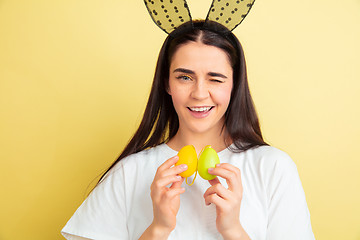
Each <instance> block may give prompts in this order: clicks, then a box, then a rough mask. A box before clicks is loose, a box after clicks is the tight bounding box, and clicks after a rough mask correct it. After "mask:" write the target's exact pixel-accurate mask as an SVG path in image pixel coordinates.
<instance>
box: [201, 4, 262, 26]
mask: <svg viewBox="0 0 360 240" xmlns="http://www.w3.org/2000/svg"><path fill="white" fill-rule="evenodd" d="M254 2H255V0H213V2H212V4H211V7H210V10H209V12H208V15H207V17H206V20H211V21H214V22H218V23H220V24H222V25H224V26H225V27H227V28H228V29H229V30H230V31H232V30H234V28H236V27H237V26H238V25H239V24H240V23H241V22H242V21H243V20H244V18H245V17H246V15H247V14H248V13H249V11H250V9H251V7H252V5H253V4H254Z"/></svg>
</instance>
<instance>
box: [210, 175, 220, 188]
mask: <svg viewBox="0 0 360 240" xmlns="http://www.w3.org/2000/svg"><path fill="white" fill-rule="evenodd" d="M209 183H210V185H211V186H214V185H215V184H218V183H220V180H219V178H218V177H216V178H214V179H212V180H209Z"/></svg>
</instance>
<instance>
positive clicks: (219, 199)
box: [204, 163, 250, 240]
mask: <svg viewBox="0 0 360 240" xmlns="http://www.w3.org/2000/svg"><path fill="white" fill-rule="evenodd" d="M208 171H209V173H210V174H212V175H216V176H219V177H222V178H224V179H226V182H227V184H228V186H229V188H225V187H224V186H223V185H222V184H221V183H220V181H219V179H218V178H215V179H213V180H210V181H209V182H210V184H211V187H209V188H208V190H207V191H206V192H205V194H204V198H205V204H206V205H210V204H211V203H213V204H215V206H216V215H217V218H216V227H217V229H218V231H219V233H220V234H221V235H222V236H223V238H224V240H233V239H234V240H235V239H237V240H249V239H250V237H249V236H248V234H247V233H246V232H245V230H244V228H243V227H242V225H241V223H240V204H241V200H242V193H243V188H242V183H241V173H240V170H239V169H238V168H237V167H235V166H233V165H231V164H228V163H223V164H218V165H217V166H216V168H209V170H208Z"/></svg>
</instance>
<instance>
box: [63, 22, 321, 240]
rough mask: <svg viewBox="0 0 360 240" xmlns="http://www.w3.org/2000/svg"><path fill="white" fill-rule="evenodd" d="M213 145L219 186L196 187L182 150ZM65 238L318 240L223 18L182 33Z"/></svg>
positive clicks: (170, 43)
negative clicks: (131, 131) (132, 128)
mask: <svg viewBox="0 0 360 240" xmlns="http://www.w3.org/2000/svg"><path fill="white" fill-rule="evenodd" d="M185 145H193V146H194V147H195V149H196V151H197V152H198V153H199V152H200V151H201V149H203V148H204V147H205V146H206V145H211V146H212V148H214V149H215V150H216V151H217V152H218V155H219V158H220V162H221V163H220V164H219V165H217V166H216V167H215V168H212V169H209V173H211V174H213V175H216V176H217V178H215V179H214V180H210V181H206V180H203V179H201V178H197V179H196V181H195V183H194V184H193V185H192V186H188V185H186V184H184V183H183V178H181V177H180V176H179V174H180V173H181V172H183V171H185V170H186V165H178V166H174V164H175V163H176V162H177V161H178V157H177V156H176V155H177V152H178V151H179V150H180V149H181V148H182V147H183V146H185ZM62 234H63V235H64V236H65V237H66V238H67V239H264V240H265V239H274V240H280V239H284V240H285V239H286V240H289V239H291V240H294V239H299V240H300V239H301V240H306V239H314V235H313V233H312V229H311V223H310V215H309V211H308V207H307V204H306V200H305V195H304V192H303V188H302V186H301V182H300V179H299V176H298V173H297V169H296V166H295V164H294V162H293V161H292V160H291V159H290V158H289V157H288V155H286V154H285V153H284V152H282V151H280V150H277V149H275V148H273V147H270V146H268V145H267V144H266V143H265V142H264V141H263V138H262V135H261V131H260V127H259V122H258V118H257V115H256V112H255V108H254V105H253V102H252V99H251V96H250V91H249V87H248V82H247V74H246V66H245V59H244V53H243V50H242V47H241V45H240V43H239V41H238V39H237V38H236V37H235V36H234V35H233V34H232V33H231V32H230V31H229V30H227V29H226V28H225V27H224V26H222V25H221V24H217V23H215V22H210V21H207V22H204V21H196V22H192V23H191V24H190V23H187V24H184V25H182V26H181V27H179V28H177V29H176V30H175V31H174V32H172V33H171V34H170V35H169V36H168V38H167V39H166V40H165V42H164V45H163V47H162V49H161V52H160V54H159V59H158V63H157V67H156V71H155V77H154V82H153V86H152V90H151V93H150V97H149V100H148V104H147V107H146V110H145V113H144V117H143V119H142V122H141V124H140V126H139V128H138V130H137V132H136V133H135V135H134V136H133V138H132V139H131V141H130V142H129V144H128V145H127V146H126V147H125V149H124V151H123V152H122V154H121V155H120V157H119V158H118V159H117V161H116V162H114V164H113V165H112V166H111V167H110V168H109V169H108V171H106V173H105V174H104V175H103V177H102V178H101V180H100V182H99V183H98V185H97V186H96V187H95V189H94V190H93V192H92V193H91V194H90V195H89V197H88V198H87V199H86V200H85V201H84V203H83V204H82V205H81V206H80V207H79V209H78V210H77V211H76V213H75V214H74V216H73V217H72V218H71V219H70V220H69V222H68V223H67V225H66V226H65V227H64V229H63V230H62Z"/></svg>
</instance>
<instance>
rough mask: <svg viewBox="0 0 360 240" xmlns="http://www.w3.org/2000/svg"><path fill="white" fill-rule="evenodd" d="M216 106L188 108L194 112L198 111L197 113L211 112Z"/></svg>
mask: <svg viewBox="0 0 360 240" xmlns="http://www.w3.org/2000/svg"><path fill="white" fill-rule="evenodd" d="M213 108H214V107H188V109H189V110H190V111H192V112H197V113H205V112H209V111H210V110H211V109H213Z"/></svg>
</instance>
